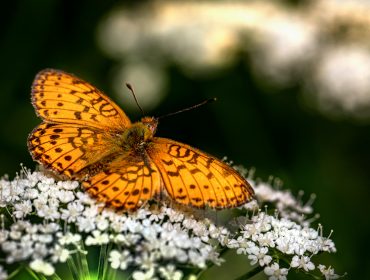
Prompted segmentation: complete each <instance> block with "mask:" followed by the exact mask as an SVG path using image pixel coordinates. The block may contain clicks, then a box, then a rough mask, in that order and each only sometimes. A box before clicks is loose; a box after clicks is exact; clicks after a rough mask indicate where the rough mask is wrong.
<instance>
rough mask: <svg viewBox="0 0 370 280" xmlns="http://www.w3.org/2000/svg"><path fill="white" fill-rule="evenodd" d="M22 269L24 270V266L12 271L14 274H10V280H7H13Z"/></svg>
mask: <svg viewBox="0 0 370 280" xmlns="http://www.w3.org/2000/svg"><path fill="white" fill-rule="evenodd" d="M21 269H23V266H19V267H18V268H17V269H16V270H14V271H12V273H10V274H9V275H8V278H7V279H11V278H13V277H14V276H16V275H17V274H18V273H19V271H20V270H21Z"/></svg>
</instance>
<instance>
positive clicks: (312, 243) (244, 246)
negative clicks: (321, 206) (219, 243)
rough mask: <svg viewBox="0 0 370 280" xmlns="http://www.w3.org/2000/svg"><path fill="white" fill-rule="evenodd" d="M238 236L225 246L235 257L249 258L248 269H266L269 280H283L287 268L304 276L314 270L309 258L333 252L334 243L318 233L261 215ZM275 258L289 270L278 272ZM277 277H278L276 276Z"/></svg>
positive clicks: (242, 229)
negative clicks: (288, 261)
mask: <svg viewBox="0 0 370 280" xmlns="http://www.w3.org/2000/svg"><path fill="white" fill-rule="evenodd" d="M240 228H241V230H240V233H239V234H238V235H237V236H235V237H234V238H233V239H230V240H229V241H228V243H227V246H228V247H229V248H235V249H236V252H237V253H238V254H245V255H247V256H248V259H249V260H250V263H251V265H254V264H257V263H258V264H259V266H261V267H265V269H264V271H265V273H266V274H267V275H271V277H270V278H269V279H285V276H286V275H287V274H288V271H289V269H290V268H298V269H302V270H304V271H306V272H308V271H311V270H314V269H315V267H316V266H315V265H314V264H313V262H311V257H312V256H313V255H317V254H319V253H320V252H330V253H331V252H336V248H335V245H334V243H333V241H332V240H331V239H329V238H327V237H324V236H322V227H321V226H319V230H318V231H317V230H315V229H313V228H309V227H306V226H301V225H299V224H297V223H295V222H293V221H290V220H287V219H285V218H280V219H279V218H277V217H274V216H271V215H268V214H267V213H264V212H259V213H258V214H257V215H254V216H252V218H251V221H250V222H249V223H247V224H245V225H241V227H240ZM277 254H280V255H284V256H285V258H284V260H283V259H282V262H284V261H285V262H286V261H287V259H290V263H285V265H287V266H288V267H289V268H280V266H279V263H278V262H276V261H274V260H273V256H276V255H277ZM277 274H279V277H277V278H274V277H276V275H277Z"/></svg>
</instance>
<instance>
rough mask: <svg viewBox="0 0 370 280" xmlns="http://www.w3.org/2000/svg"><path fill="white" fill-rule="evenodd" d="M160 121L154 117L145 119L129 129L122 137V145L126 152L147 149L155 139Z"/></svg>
mask: <svg viewBox="0 0 370 280" xmlns="http://www.w3.org/2000/svg"><path fill="white" fill-rule="evenodd" d="M157 124H158V121H157V120H156V119H155V118H152V117H144V118H142V119H141V122H136V123H134V124H133V125H132V126H130V127H129V128H127V129H126V130H125V131H124V132H123V134H122V136H121V145H122V147H123V149H124V150H126V151H138V150H142V149H145V147H146V146H147V144H148V143H149V142H150V140H151V139H152V138H153V135H154V133H155V132H156V129H157Z"/></svg>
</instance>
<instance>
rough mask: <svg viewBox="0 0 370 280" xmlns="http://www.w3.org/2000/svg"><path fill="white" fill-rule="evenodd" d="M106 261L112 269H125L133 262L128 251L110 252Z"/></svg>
mask: <svg viewBox="0 0 370 280" xmlns="http://www.w3.org/2000/svg"><path fill="white" fill-rule="evenodd" d="M108 261H109V262H110V263H111V267H112V268H114V269H117V268H119V269H121V270H125V269H127V267H128V265H129V264H130V263H131V262H132V261H133V258H132V256H131V255H130V252H129V251H128V250H124V251H122V252H118V251H117V250H112V251H110V253H109V259H108Z"/></svg>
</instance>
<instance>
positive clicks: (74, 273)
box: [67, 256, 79, 280]
mask: <svg viewBox="0 0 370 280" xmlns="http://www.w3.org/2000/svg"><path fill="white" fill-rule="evenodd" d="M67 264H68V267H69V271H70V272H71V274H72V278H73V279H74V280H78V277H79V276H78V270H77V267H76V264H75V262H74V259H73V257H72V256H70V257H69V258H68V260H67Z"/></svg>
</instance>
